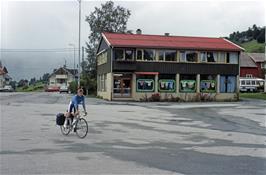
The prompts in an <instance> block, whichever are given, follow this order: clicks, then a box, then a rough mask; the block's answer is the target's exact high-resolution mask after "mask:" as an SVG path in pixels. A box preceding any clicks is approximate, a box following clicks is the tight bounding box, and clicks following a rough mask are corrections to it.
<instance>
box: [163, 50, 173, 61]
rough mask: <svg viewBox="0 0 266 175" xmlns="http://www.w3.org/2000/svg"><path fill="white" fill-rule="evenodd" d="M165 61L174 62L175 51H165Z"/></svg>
mask: <svg viewBox="0 0 266 175" xmlns="http://www.w3.org/2000/svg"><path fill="white" fill-rule="evenodd" d="M165 61H176V51H175V50H167V51H165Z"/></svg>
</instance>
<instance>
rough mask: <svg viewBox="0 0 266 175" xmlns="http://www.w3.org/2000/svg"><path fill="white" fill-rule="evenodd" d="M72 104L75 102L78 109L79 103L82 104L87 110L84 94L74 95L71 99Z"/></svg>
mask: <svg viewBox="0 0 266 175" xmlns="http://www.w3.org/2000/svg"><path fill="white" fill-rule="evenodd" d="M71 104H73V105H74V106H75V108H76V109H78V105H81V104H82V106H83V108H84V110H86V108H85V98H84V96H78V95H75V96H73V97H72V99H71Z"/></svg>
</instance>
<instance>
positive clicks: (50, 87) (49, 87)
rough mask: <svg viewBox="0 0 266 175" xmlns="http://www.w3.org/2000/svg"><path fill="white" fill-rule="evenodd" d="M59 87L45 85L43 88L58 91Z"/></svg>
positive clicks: (47, 90)
mask: <svg viewBox="0 0 266 175" xmlns="http://www.w3.org/2000/svg"><path fill="white" fill-rule="evenodd" d="M58 91H59V87H58V86H47V87H46V88H45V92H58Z"/></svg>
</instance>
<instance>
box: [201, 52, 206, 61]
mask: <svg viewBox="0 0 266 175" xmlns="http://www.w3.org/2000/svg"><path fill="white" fill-rule="evenodd" d="M200 62H207V57H206V52H201V53H200Z"/></svg>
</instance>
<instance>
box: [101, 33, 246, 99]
mask: <svg viewBox="0 0 266 175" xmlns="http://www.w3.org/2000/svg"><path fill="white" fill-rule="evenodd" d="M242 50H243V49H242V48H241V47H239V46H238V45H236V44H234V43H232V42H230V41H228V40H226V39H224V38H209V37H185V36H169V34H167V35H146V34H145V35H144V34H141V33H138V34H121V33H102V38H101V41H100V44H99V47H98V49H97V95H98V96H100V97H102V98H104V99H108V100H116V99H119V100H120V99H128V100H130V99H131V100H136V101H141V100H148V99H150V98H151V97H152V96H154V95H159V96H160V99H161V100H169V99H182V100H183V101H197V100H200V99H201V100H202V99H203V100H204V99H207V100H217V101H219V100H221V101H223V100H237V99H238V91H239V89H238V87H239V86H238V79H239V71H240V70H239V55H240V52H241V51H242Z"/></svg>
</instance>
